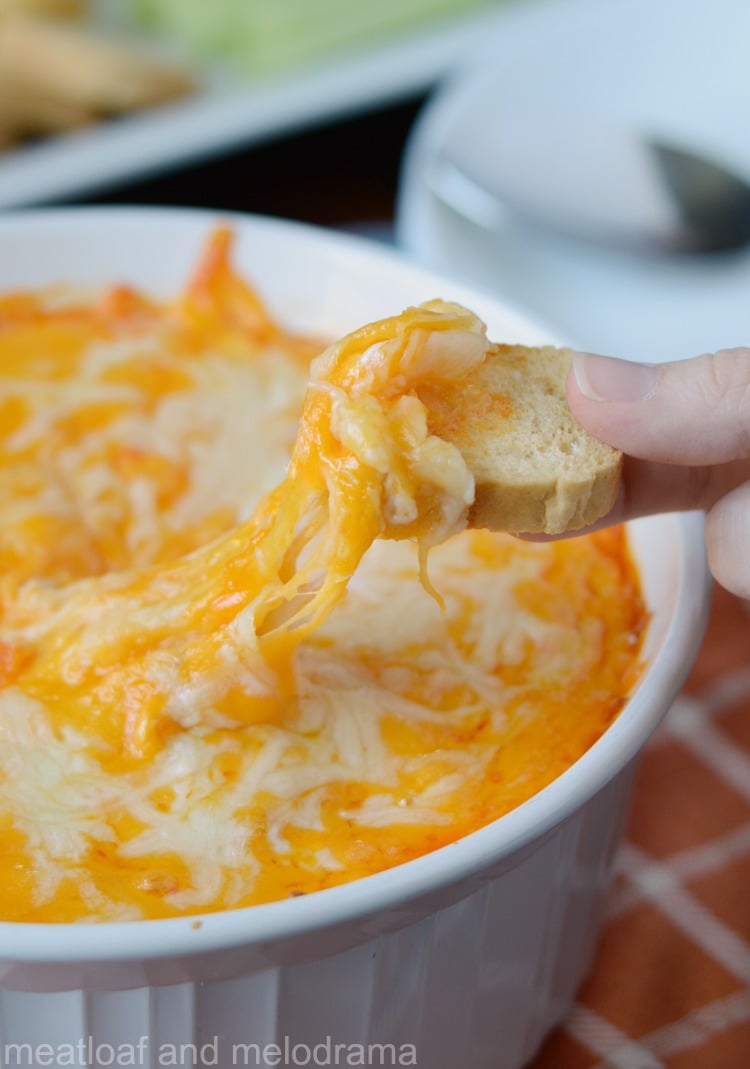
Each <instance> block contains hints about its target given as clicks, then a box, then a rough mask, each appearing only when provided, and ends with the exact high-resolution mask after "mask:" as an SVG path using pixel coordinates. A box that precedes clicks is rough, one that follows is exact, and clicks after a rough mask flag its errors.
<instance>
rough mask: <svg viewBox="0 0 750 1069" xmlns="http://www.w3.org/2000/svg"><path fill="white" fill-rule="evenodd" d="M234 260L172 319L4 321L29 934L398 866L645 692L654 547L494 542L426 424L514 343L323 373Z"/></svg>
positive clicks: (457, 338)
mask: <svg viewBox="0 0 750 1069" xmlns="http://www.w3.org/2000/svg"><path fill="white" fill-rule="evenodd" d="M229 247H230V238H229V235H228V234H227V233H226V232H224V231H219V232H217V233H216V234H215V235H214V236H213V238H212V241H211V242H210V244H209V247H208V249H207V251H206V253H205V255H204V257H203V260H202V262H201V263H200V265H199V268H198V270H197V272H196V274H195V276H194V278H193V280H192V282H191V283H190V284H189V285H188V287H187V288H186V291H185V292H184V294H182V295H180V296H179V298H177V299H176V300H173V301H169V302H156V301H154V300H151V299H149V298H147V297H145V296H143V295H141V294H138V293H135V292H133V291H132V290H130V289H128V288H125V287H117V288H114V289H112V290H110V291H108V292H106V293H105V294H103V295H100V296H97V297H95V298H89V297H84V296H78V297H75V296H74V295H73V294H66V293H62V292H61V293H54V292H45V293H38V294H34V293H19V294H11V295H7V296H5V297H2V298H0V506H1V507H2V514H3V525H2V527H1V528H0V824H2V829H3V831H2V836H0V864H2V871H3V873H4V874H5V879H4V881H3V886H2V888H0V918H2V919H10V920H37V921H54V922H62V921H68V920H74V919H99V920H107V919H138V918H144V917H145V918H150V917H164V916H174V915H179V914H183V913H195V912H199V911H204V910H217V909H226V908H233V907H236V906H240V905H247V904H252V903H258V902H264V901H269V900H274V899H278V898H283V897H287V896H289V895H295V894H302V893H306V892H309V891H312V890H316V889H319V888H322V887H328V886H331V885H333V884H337V883H341V882H343V881H346V880H350V879H353V878H356V877H358V876H363V875H367V874H369V873H372V872H376V871H379V870H382V869H384V868H388V867H390V866H392V865H395V864H398V863H400V862H402V861H405V860H407V859H409V858H413V857H415V856H418V855H420V854H423V853H425V852H427V851H429V850H433V849H435V848H436V847H438V846H441V845H443V844H445V843H448V842H450V841H452V840H454V839H456V838H457V837H459V836H461V835H463V834H465V833H467V832H469V831H471V830H473V829H476V828H478V827H480V826H482V825H484V824H486V823H487V822H488V821H490V820H492V819H494V818H495V817H497V816H499V815H501V814H502V813H504V812H507V811H508V810H509V809H511V808H513V807H514V806H516V805H518V804H519V803H520V802H521V801H523V800H524V799H526V798H528V797H530V796H531V795H532V794H534V793H535V792H537V791H538V790H540V789H541V788H542V787H543V786H545V784H547V783H549V782H550V781H551V780H552V779H553V778H555V777H556V776H557V775H559V774H560V772H562V771H564V769H565V768H567V767H568V766H569V765H570V764H571V763H572V762H573V761H575V760H576V758H577V757H579V756H580V755H581V754H582V753H583V752H584V751H585V750H586V749H587V748H588V747H589V746H590V745H591V744H592V742H594V741H595V740H596V739H597V738H598V737H599V735H601V733H602V732H603V731H604V730H605V729H606V727H607V726H608V725H609V724H610V723H611V721H612V719H613V718H614V717H615V716H616V715H617V712H618V711H619V709H620V708H621V706H622V704H623V701H624V700H625V697H626V695H627V693H628V691H629V689H630V688H631V686H632V683H633V680H634V678H635V676H636V674H637V672H638V671H639V639H640V635H641V633H642V630H643V627H644V624H645V619H646V614H645V611H644V607H643V604H642V601H641V598H640V594H639V590H638V582H637V576H636V574H635V571H634V568H633V565H632V563H631V561H630V558H629V556H628V552H627V547H626V544H625V540H624V535H623V533H622V532H621V531H609V532H604V533H601V534H597V535H594V536H590V537H588V538H579V539H575V540H572V541H570V542H565V543H555V544H549V545H531V544H524V543H519V542H517V541H516V540H513V539H510V538H504V537H501V536H494V535H489V534H487V533H478V532H466V531H463V530H462V529H463V527H464V525H465V520H466V512H467V508H468V505H469V504H470V503H471V499H472V492H473V482H472V479H471V475H470V473H469V472H468V471H467V470H466V468H465V465H464V463H463V461H462V459H461V457H460V455H459V454H458V453H457V451H456V450H455V449H454V448H453V447H452V446H450V445H449V443H447V442H445V441H443V440H442V439H440V438H437V437H435V436H434V435H433V434H431V433H430V429H429V426H428V418H427V413H426V410H425V408H424V405H423V404H422V400H421V397H422V396H424V395H427V394H434V393H435V391H436V390H437V391H438V392H439V390H440V388H441V384H446V385H447V384H455V383H456V382H457V381H461V379H462V377H463V376H465V375H467V374H468V373H469V372H470V370H471V368H472V367H474V366H476V365H477V364H478V363H479V362H481V361H482V360H483V359H484V358H485V356H486V354H487V352H488V351H489V348H490V343H489V342H488V341H487V339H486V337H485V334H484V329H483V327H482V324H481V323H479V321H478V320H476V318H475V317H474V316H472V315H471V313H469V312H467V311H466V310H465V309H462V308H459V307H457V306H454V305H447V304H444V303H442V302H433V303H432V304H428V305H424V306H421V307H420V308H412V309H408V310H407V311H406V312H404V313H402V314H401V315H399V316H395V317H393V318H392V319H389V320H384V321H382V322H380V323H376V324H372V325H371V326H369V327H365V328H363V329H362V330H360V331H357V332H355V333H354V334H351V335H349V336H348V337H347V338H345V339H344V340H343V341H341V342H340V343H338V344H337V345H335V346H333V347H331V348H329V349H328V350H326V351H325V352H324V353H322V354H321V355H320V356H318V357H317V358H316V359H315V361H314V362H313V363H312V365H310V359H311V357H312V356H313V355H314V354H315V353H317V352H318V350H319V349H320V346H319V345H316V343H315V342H313V341H311V340H306V339H301V338H298V337H295V336H292V335H291V334H289V333H288V332H285V331H284V330H283V329H282V328H280V327H279V326H278V325H277V324H276V323H275V322H274V321H273V320H272V319H271V317H270V316H269V315H268V313H267V312H266V310H265V309H264V307H263V305H262V302H261V301H260V300H259V298H258V296H257V295H256V294H255V293H254V292H253V291H252V289H251V288H250V287H249V286H248V285H247V284H246V283H245V282H244V281H243V280H242V279H241V278H240V277H239V276H238V275H237V274H236V273H235V271H234V270H233V269H232V267H231V264H230V260H229ZM308 379H309V383H308ZM306 385H308V386H309V388H308V389H307V390H306ZM503 415H505V416H507V418H512V412H508V413H503ZM290 458H291V459H290ZM449 536H452V537H449ZM385 539H387V541H386V540H385ZM446 539H447V540H446ZM437 543H440V544H439V545H438V544H437ZM427 548H430V553H429V576H428V573H427V557H426V550H427Z"/></svg>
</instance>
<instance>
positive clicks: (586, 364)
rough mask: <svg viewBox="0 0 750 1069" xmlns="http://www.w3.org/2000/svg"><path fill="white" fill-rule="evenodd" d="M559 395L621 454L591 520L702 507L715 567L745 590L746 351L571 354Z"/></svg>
mask: <svg viewBox="0 0 750 1069" xmlns="http://www.w3.org/2000/svg"><path fill="white" fill-rule="evenodd" d="M567 393H568V402H569V404H570V407H571V410H572V412H573V415H574V416H575V418H576V419H577V420H578V422H579V423H580V424H581V425H582V426H583V427H584V428H585V429H586V430H587V431H588V432H589V433H590V434H593V435H594V436H595V437H596V438H600V439H601V440H602V441H604V442H607V443H608V444H610V445H612V446H615V447H616V448H618V449H621V450H622V451H623V453H624V454H625V463H624V466H623V479H622V486H621V490H620V496H619V499H618V501H617V504H616V505H615V507H614V509H613V510H612V512H611V513H610V514H609V515H608V516H607V517H606V518H605V519H604V520H603V521H601V522H600V523H599V524H597V526H599V527H601V526H605V525H609V524H612V523H619V522H621V521H623V520H629V519H634V518H635V517H637V516H647V515H651V514H653V513H657V512H674V511H682V510H688V509H705V510H706V514H707V515H706V544H707V548H708V560H709V566H710V568H711V571H712V573H713V575H714V576H715V578H716V579H717V580H718V581H719V582H720V583H721V584H722V586H724V587H726V588H727V590H730V591H732V592H733V593H735V594H738V595H740V596H741V597H743V598H750V349H727V350H723V351H721V352H718V353H714V354H710V355H706V356H699V357H695V358H694V359H692V360H681V361H678V362H676V363H670V364H660V365H648V364H634V363H630V362H628V361H625V360H617V359H614V358H612V357H602V356H594V355H592V354H589V353H576V354H575V355H574V358H573V368H572V370H571V373H570V375H569V377H568V384H567Z"/></svg>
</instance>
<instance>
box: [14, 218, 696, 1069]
mask: <svg viewBox="0 0 750 1069" xmlns="http://www.w3.org/2000/svg"><path fill="white" fill-rule="evenodd" d="M226 218H227V217H226V216H221V217H219V216H215V215H209V214H206V213H198V212H186V211H164V210H142V209H133V210H129V209H125V210H109V209H103V210H71V211H54V212H30V213H21V214H16V215H14V216H11V217H7V218H5V219H3V220H2V221H1V222H0V291H1V290H5V289H7V288H11V287H25V286H38V285H40V284H46V283H51V282H57V281H66V282H76V283H83V284H89V283H93V284H96V285H102V284H104V283H107V282H114V281H117V280H123V281H130V282H134V283H136V284H138V285H140V286H144V287H146V288H147V289H149V290H151V291H152V292H156V293H160V294H164V295H167V294H171V293H174V292H175V291H176V290H177V289H178V288H179V286H180V285H181V284H182V283H183V281H184V280H185V278H186V274H187V272H188V271H189V270H190V268H191V266H192V265H193V264H194V263H195V261H196V257H197V254H198V251H199V249H200V247H201V245H202V243H203V241H204V239H205V237H206V236H207V234H208V232H209V231H210V229H211V228H212V227H213V226H214V225H215V224H216V223H217V222H220V221H221V220H222V219H226ZM229 221H230V222H231V223H232V225H233V226H234V227H235V228H236V232H237V235H238V244H237V250H236V254H237V260H238V263H239V265H240V267H241V269H242V270H243V271H244V272H246V273H247V274H248V276H250V277H251V278H252V279H253V280H254V281H255V282H256V283H257V284H258V285H259V288H260V290H261V292H262V293H263V294H264V296H265V298H266V299H267V300H268V301H269V303H270V305H271V307H272V309H274V310H275V312H276V313H277V314H278V315H279V316H280V317H282V318H283V319H284V320H285V321H286V322H287V323H290V324H292V325H293V326H295V327H300V328H304V329H307V330H311V331H314V332H317V333H324V334H327V335H330V334H337V333H339V332H342V331H345V330H348V329H350V328H353V327H356V326H359V325H361V324H362V323H363V322H365V321H367V320H370V319H372V318H375V317H378V316H381V315H386V314H392V313H394V312H396V311H400V310H401V309H402V308H403V307H405V306H406V305H408V304H411V303H414V302H417V301H421V300H425V299H429V298H432V297H436V296H442V297H446V298H450V299H455V300H459V301H462V302H464V303H465V304H467V305H469V306H470V307H472V308H474V310H475V311H477V312H478V313H479V314H480V315H481V316H482V317H483V318H484V319H485V320H486V322H487V323H488V326H489V332H490V336H492V337H493V338H496V339H502V340H507V341H518V342H522V343H536V342H540V341H543V340H550V339H549V338H548V336H546V335H545V334H544V332H543V331H542V330H541V329H539V328H537V327H535V326H534V325H533V324H531V323H529V322H527V321H526V320H525V319H524V318H523V317H522V316H520V315H519V314H517V313H516V312H514V311H512V310H511V309H509V308H508V307H506V305H504V304H503V303H502V302H500V301H496V302H492V301H489V300H487V298H486V297H479V296H478V295H476V294H473V293H471V292H467V291H466V290H465V289H463V288H462V287H460V286H457V285H455V284H453V283H447V282H446V281H445V280H444V279H440V278H437V277H435V276H434V275H431V274H428V273H426V272H424V271H422V270H419V269H416V268H414V267H413V266H411V265H410V264H408V263H406V262H404V260H403V259H401V258H400V257H399V256H397V255H396V254H394V253H391V252H389V251H387V250H384V249H382V248H380V247H377V246H373V245H370V244H368V243H366V242H363V241H361V240H358V239H352V238H348V237H345V236H340V235H335V234H332V233H329V232H326V231H321V230H316V229H313V228H310V227H304V226H299V225H296V224H290V223H285V222H279V221H276V220H271V219H262V218H252V217H237V216H234V217H229ZM630 533H631V537H632V546H633V551H634V553H635V555H636V558H637V560H638V562H639V566H640V570H641V575H642V579H643V583H644V588H645V594H646V598H647V601H648V604H649V607H650V610H651V613H652V620H651V624H650V627H649V630H648V634H647V638H646V644H645V655H646V657H647V658H648V661H649V667H648V670H647V671H646V673H645V676H644V678H643V679H642V681H641V682H640V684H639V685H638V687H637V689H636V690H635V692H634V694H633V695H632V697H631V699H630V700H629V702H628V703H627V705H626V707H625V708H624V710H623V711H622V713H621V715H620V716H619V717H618V719H617V720H616V721H615V723H614V724H613V725H612V726H611V727H610V728H609V730H608V731H607V732H606V734H605V735H604V736H603V737H602V738H601V739H600V740H599V741H598V742H597V743H596V744H595V745H594V746H593V747H592V748H591V749H590V750H589V751H588V752H587V753H586V754H585V755H584V756H583V757H582V758H581V759H580V760H579V761H577V762H576V764H575V765H574V766H573V767H572V768H570V769H569V770H568V771H567V772H565V773H564V774H563V775H562V776H560V777H559V778H558V779H557V780H556V781H555V782H554V783H552V784H551V785H550V786H549V787H547V788H546V789H545V790H543V791H542V792H540V793H539V794H537V795H536V796H535V797H534V798H532V799H531V800H530V801H528V802H526V803H525V804H524V805H522V806H520V807H519V808H518V809H516V810H515V811H514V812H512V813H510V814H508V815H507V816H504V817H503V818H502V819H500V820H498V821H495V822H494V823H493V824H491V825H489V826H488V827H485V828H483V829H481V830H480V831H477V832H475V833H474V834H472V835H469V836H468V837H466V838H464V839H462V840H461V841H459V842H457V843H455V844H453V845H450V846H447V847H444V848H443V849H440V850H437V851H435V852H434V853H431V854H428V855H427V856H425V857H422V858H419V859H417V860H415V861H410V862H409V863H408V864H405V865H402V866H400V867H398V868H395V869H391V870H389V871H387V872H384V873H381V874H378V875H375V876H370V877H368V878H366V879H363V880H359V881H356V882H353V883H350V884H347V885H344V886H340V887H335V888H332V889H330V890H325V891H321V892H318V893H315V894H311V895H307V896H305V897H302V898H295V899H292V900H288V901H283V902H276V903H271V904H269V905H263V906H256V907H253V908H250V909H243V910H236V911H233V912H227V913H219V914H212V915H206V916H203V917H202V918H201V919H200V920H201V923H200V925H196V922H195V918H192V917H188V918H180V919H176V920H164V921H144V922H132V923H125V924H122V923H120V924H91V925H86V924H82V925H32V924H9V923H0V1053H2V1055H3V1056H2V1057H0V1061H1V1062H2V1064H6V1063H7V1064H31V1063H32V1061H33V1064H37V1062H38V1064H75V1065H84V1064H89V1060H90V1061H91V1063H92V1064H93V1063H94V1062H95V1061H97V1059H98V1062H99V1064H115V1065H117V1064H136V1065H153V1066H157V1065H163V1064H180V1065H185V1066H189V1065H192V1064H196V1065H220V1066H231V1065H245V1064H247V1065H253V1066H256V1065H266V1064H267V1065H287V1064H288V1065H337V1064H340V1065H346V1064H360V1063H362V1064H375V1065H378V1064H385V1065H389V1064H396V1065H398V1064H415V1063H416V1064H419V1065H420V1066H423V1067H426V1069H456V1067H457V1066H460V1065H471V1066H472V1067H473V1069H482V1067H485V1069H517V1067H518V1066H520V1065H522V1064H523V1063H524V1062H525V1061H526V1060H527V1059H528V1058H529V1057H530V1056H531V1054H532V1053H533V1052H534V1051H535V1049H536V1048H537V1047H538V1045H539V1043H540V1042H541V1040H542V1039H543V1037H544V1035H545V1034H546V1032H547V1031H548V1030H549V1029H550V1027H552V1025H553V1024H555V1023H556V1022H557V1021H558V1020H559V1019H560V1017H561V1016H562V1014H563V1013H564V1012H565V1010H566V1008H567V1007H568V1006H569V1004H570V1002H571V1000H572V998H573V995H574V993H575V991H576V988H577V986H578V984H579V982H580V981H581V979H582V978H583V976H584V974H585V972H586V969H587V968H588V966H589V963H590V961H591V956H592V952H593V948H594V946H595V941H596V936H597V929H598V920H599V917H600V914H601V906H602V901H603V896H604V894H605V891H606V888H607V882H608V877H609V874H610V871H611V864H612V859H613V854H614V852H615V849H616V846H617V843H618V840H619V837H620V832H621V828H622V825H623V820H624V817H625V814H626V809H627V802H628V795H629V788H630V784H631V781H632V777H633V769H634V764H635V761H636V759H637V756H638V753H639V751H640V750H641V749H642V747H643V745H644V744H645V742H646V740H647V739H648V737H649V735H650V734H651V732H652V731H653V730H654V729H655V728H656V726H657V725H658V723H659V721H660V719H661V718H662V716H663V715H664V713H665V712H666V711H667V708H668V707H669V705H670V703H671V701H672V700H673V698H674V696H675V695H676V693H677V691H678V689H679V687H680V686H681V684H682V682H683V680H684V677H685V675H686V673H687V671H688V668H689V666H690V663H691V660H692V658H693V655H694V653H695V651H696V648H697V646H698V643H699V641H700V638H701V635H702V631H703V625H704V621H705V613H706V604H707V590H708V583H707V571H706V564H705V559H704V550H703V540H702V524H701V519H700V517H699V516H695V515H691V516H682V517H678V516H665V517H658V518H653V519H649V520H645V521H639V522H638V523H636V524H633V525H632V526H631V531H630ZM14 1044H19V1045H20V1044H29V1045H30V1046H29V1048H26V1047H15V1046H13V1045H14ZM185 1044H193V1045H194V1046H193V1047H191V1046H187V1047H185V1048H184V1049H183V1050H181V1049H180V1048H181V1047H182V1045H185ZM358 1044H363V1045H364V1050H363V1051H360V1048H359V1047H358V1046H357V1045H358ZM372 1044H375V1045H376V1046H374V1047H372V1049H371V1050H370V1051H369V1052H368V1051H367V1046H368V1045H372ZM378 1044H380V1045H381V1046H377V1045H378ZM42 1045H46V1046H42ZM336 1045H338V1051H337V1049H336ZM391 1045H392V1046H391ZM27 1051H30V1053H27ZM50 1051H51V1052H52V1054H51V1055H50V1053H49V1052H50ZM360 1053H362V1056H363V1058H367V1057H369V1059H370V1060H369V1062H360V1061H357V1059H358V1058H359V1057H360ZM173 1054H174V1060H173V1061H170V1059H171V1058H172V1055H173ZM32 1056H33V1057H32ZM74 1056H75V1057H76V1058H77V1059H78V1060H76V1061H73V1057H74ZM24 1057H25V1058H26V1059H27V1060H26V1061H25V1062H24V1061H23V1060H22V1059H23V1058H24ZM13 1058H15V1059H16V1060H15V1062H13V1061H12V1059H13ZM30 1058H31V1061H30V1060H29V1059H30ZM336 1058H338V1060H335V1059H336ZM347 1058H348V1059H349V1060H348V1061H347ZM19 1059H21V1060H19ZM45 1059H46V1060H45ZM87 1059H88V1060H87ZM118 1059H119V1060H118ZM415 1059H416V1062H415Z"/></svg>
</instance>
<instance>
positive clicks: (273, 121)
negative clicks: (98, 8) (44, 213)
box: [0, 5, 497, 208]
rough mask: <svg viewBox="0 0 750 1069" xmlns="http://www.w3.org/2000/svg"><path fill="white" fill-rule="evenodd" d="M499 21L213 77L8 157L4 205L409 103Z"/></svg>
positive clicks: (479, 20)
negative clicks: (184, 94)
mask: <svg viewBox="0 0 750 1069" xmlns="http://www.w3.org/2000/svg"><path fill="white" fill-rule="evenodd" d="M105 6H106V5H105ZM496 22H497V12H496V11H494V10H481V9H480V10H479V11H475V12H472V13H469V14H464V15H462V16H460V17H448V18H443V19H440V20H436V21H435V22H434V23H432V24H428V25H425V26H421V27H420V26H417V27H415V28H414V29H412V30H410V31H408V32H403V33H401V34H400V35H398V36H397V37H394V38H392V39H391V40H389V41H385V42H383V43H382V44H378V45H375V46H372V47H369V48H368V47H363V48H361V49H357V50H351V51H349V52H346V53H343V54H341V55H340V56H335V55H334V56H332V57H330V58H329V57H327V58H325V59H323V60H320V61H318V62H317V63H315V64H312V63H311V64H310V65H308V66H305V67H299V68H294V69H293V70H290V71H288V72H285V73H283V74H280V75H277V76H267V77H263V78H260V77H259V78H255V79H252V78H248V79H245V80H242V79H240V78H238V77H232V76H231V75H229V74H228V73H227V72H226V71H224V70H218V69H217V70H213V71H207V72H206V73H205V86H204V88H203V89H202V91H201V92H199V93H198V94H197V95H195V96H193V97H191V98H189V99H186V100H184V101H181V102H179V103H177V104H174V105H170V106H168V107H161V108H157V109H154V110H152V111H147V112H141V113H139V114H137V115H133V116H129V117H126V118H123V119H118V120H117V121H111V122H109V123H102V124H100V125H97V126H96V127H92V128H90V129H87V130H84V131H79V132H76V133H72V134H67V135H65V136H61V137H56V138H50V139H48V140H46V141H43V142H40V143H38V144H35V145H32V146H27V147H23V148H18V149H14V150H11V151H8V152H4V153H2V155H0V208H11V207H19V206H22V205H32V204H39V203H42V202H45V201H54V200H57V199H60V198H64V197H70V196H76V195H81V194H86V193H90V192H93V191H95V190H96V191H99V190H101V189H105V188H106V187H107V186H110V185H114V184H119V183H123V182H126V181H128V180H130V179H135V178H138V177H142V176H144V175H147V174H149V173H154V172H157V171H163V170H167V169H170V168H174V167H178V166H179V165H181V164H184V163H187V162H190V161H193V160H197V159H200V158H205V157H208V156H211V155H213V154H216V153H219V152H222V151H226V150H228V149H231V148H233V147H236V146H238V145H249V144H253V143H256V142H259V141H262V140H263V139H264V138H268V137H270V136H278V135H283V134H287V133H291V132H294V131H296V130H300V129H303V128H305V127H308V126H311V125H312V124H314V123H316V122H321V121H324V120H332V119H336V118H341V117H344V116H346V115H351V114H354V113H356V112H357V111H362V110H364V109H366V108H368V107H374V106H377V105H386V104H388V103H393V102H396V101H398V100H401V99H405V98H407V97H408V96H410V95H414V94H416V93H419V92H422V91H423V90H425V89H427V88H429V87H430V86H432V85H433V84H434V83H435V82H436V81H437V80H438V79H439V78H440V77H441V76H442V75H444V74H445V72H446V71H447V70H449V69H450V68H452V67H453V66H454V65H455V64H456V62H457V61H458V60H459V59H461V58H462V57H464V56H465V55H466V54H468V53H471V52H472V51H474V50H475V49H476V47H477V45H478V44H479V42H480V41H482V40H484V38H485V36H486V34H487V33H488V32H492V30H493V28H494V26H495V24H496Z"/></svg>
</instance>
